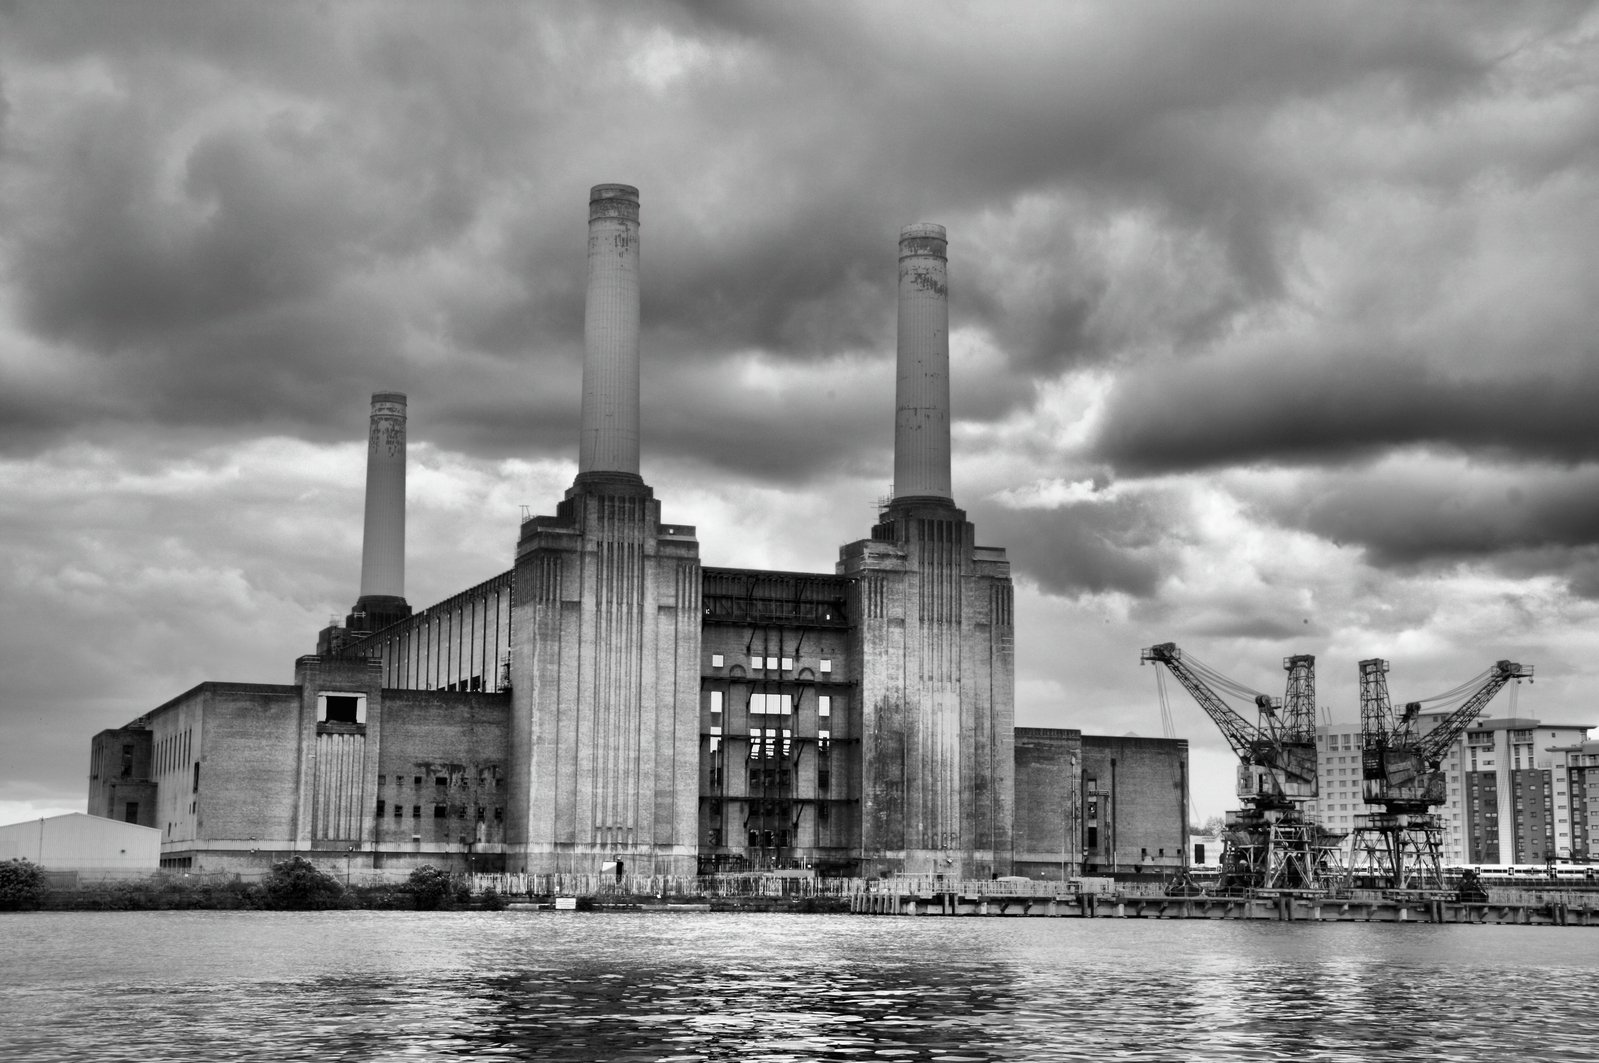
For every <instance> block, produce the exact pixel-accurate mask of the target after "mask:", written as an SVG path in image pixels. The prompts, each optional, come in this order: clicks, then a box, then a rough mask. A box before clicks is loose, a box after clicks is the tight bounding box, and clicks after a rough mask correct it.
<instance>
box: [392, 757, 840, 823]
mask: <svg viewBox="0 0 1599 1063" xmlns="http://www.w3.org/2000/svg"><path fill="white" fill-rule="evenodd" d="M707 779H708V781H709V782H710V789H712V790H720V789H721V788H722V782H723V780H724V779H726V776H725V775H724V774H722V769H721V768H712V769H711V771H710V774H709V776H707ZM749 780H750V791H751V792H752V793H753V792H754V791H757V790H763V789H771V788H777V789H785V788H787V787H788V786H789V785H790V784H791V783H792V782H793V776H792V775H791V774H790V773H789V772H787V771H782V770H779V769H777V768H751V769H750V775H749ZM832 785H833V772H832V770H831V769H830V768H825V767H818V768H817V769H816V789H817V790H818V791H822V790H829V789H831V788H832ZM380 814H381V813H380Z"/></svg>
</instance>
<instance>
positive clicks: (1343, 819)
mask: <svg viewBox="0 0 1599 1063" xmlns="http://www.w3.org/2000/svg"><path fill="white" fill-rule="evenodd" d="M1444 717H1445V714H1444V713H1432V714H1425V713H1424V714H1423V715H1422V716H1421V717H1420V719H1419V723H1420V726H1421V730H1422V732H1423V733H1425V732H1426V731H1427V730H1430V729H1431V728H1432V727H1435V726H1437V724H1438V723H1439V722H1440V721H1442V720H1443V719H1444ZM1588 729H1589V728H1588V727H1587V726H1582V725H1576V724H1545V723H1541V722H1539V721H1538V720H1535V719H1530V718H1526V717H1509V718H1503V719H1487V720H1478V721H1477V722H1475V723H1474V724H1473V725H1472V726H1471V727H1469V728H1468V729H1467V730H1466V732H1465V734H1463V735H1462V736H1461V737H1460V739H1459V740H1457V741H1456V742H1455V744H1454V745H1453V746H1452V747H1451V748H1450V750H1449V753H1448V755H1447V756H1446V757H1445V758H1444V763H1443V769H1444V774H1445V778H1446V779H1447V780H1448V802H1447V803H1446V804H1445V805H1443V806H1442V807H1440V808H1438V809H1437V814H1438V816H1439V818H1440V819H1441V821H1442V823H1443V838H1442V842H1443V850H1442V853H1441V856H1442V859H1443V862H1444V864H1445V865H1446V866H1447V865H1463V866H1464V865H1474V864H1475V865H1480V864H1509V863H1521V864H1526V863H1544V862H1546V861H1548V860H1554V859H1567V858H1570V857H1572V856H1574V855H1575V856H1578V857H1579V858H1580V857H1581V856H1582V855H1583V854H1584V853H1585V852H1586V851H1587V847H1588V845H1589V841H1588V839H1590V838H1593V837H1595V836H1596V835H1595V833H1594V832H1593V831H1592V830H1591V829H1590V828H1589V827H1588V824H1589V822H1590V819H1591V821H1592V824H1593V826H1594V827H1599V743H1587V744H1584V743H1585V740H1586V738H1587V735H1588ZM1316 751H1317V768H1318V771H1319V779H1318V796H1317V798H1316V800H1315V801H1313V802H1310V803H1309V804H1307V805H1306V807H1305V813H1306V815H1308V816H1310V817H1311V818H1312V819H1314V820H1316V821H1317V822H1318V823H1320V824H1321V825H1322V826H1323V827H1325V828H1327V829H1328V830H1331V831H1336V832H1338V833H1342V834H1349V833H1351V832H1352V831H1353V830H1354V829H1355V817H1356V816H1358V815H1360V814H1361V813H1365V812H1380V811H1382V809H1381V808H1380V807H1379V806H1369V807H1368V806H1367V805H1366V803H1365V801H1364V799H1363V797H1362V794H1361V780H1360V724H1359V723H1331V724H1324V725H1322V726H1321V727H1319V728H1317V729H1316ZM1590 764H1591V765H1592V773H1593V774H1594V775H1595V776H1596V779H1595V786H1594V787H1591V788H1590V787H1585V786H1584V785H1583V780H1584V779H1585V778H1586V775H1585V774H1584V773H1586V772H1589V771H1590ZM1574 772H1576V773H1577V774H1575V775H1574V774H1573V773H1574ZM1573 779H1575V780H1576V781H1575V782H1573ZM1590 795H1591V796H1590ZM1573 824H1576V825H1577V826H1576V830H1575V832H1574V831H1573ZM1595 844H1596V846H1599V843H1595Z"/></svg>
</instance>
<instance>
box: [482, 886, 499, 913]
mask: <svg viewBox="0 0 1599 1063" xmlns="http://www.w3.org/2000/svg"><path fill="white" fill-rule="evenodd" d="M477 899H478V904H480V905H482V907H483V910H484V911H486V912H503V911H504V910H505V895H504V894H503V893H501V892H500V891H499V890H497V889H495V888H494V887H493V886H490V887H489V888H488V889H486V890H484V891H483V892H482V893H480V894H478V897H477Z"/></svg>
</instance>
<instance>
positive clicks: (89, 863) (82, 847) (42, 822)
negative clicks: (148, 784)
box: [0, 812, 161, 880]
mask: <svg viewBox="0 0 1599 1063" xmlns="http://www.w3.org/2000/svg"><path fill="white" fill-rule="evenodd" d="M160 859H161V833H160V832H159V831H156V830H152V829H151V828H149V827H141V826H139V825H137V824H133V823H125V822H122V821H121V820H114V819H106V818H104V817H102V816H86V815H84V814H83V813H82V812H68V813H65V814H64V815H59V816H45V817H43V818H40V819H30V820H24V821H23V822H21V823H8V824H6V825H4V826H0V861H5V860H27V861H28V862H30V863H34V864H37V865H39V866H40V867H42V868H44V869H45V870H46V871H48V872H50V873H51V874H53V875H70V876H71V877H72V878H73V879H76V880H82V879H118V878H137V877H140V876H143V875H148V874H151V873H153V872H154V871H155V870H156V868H157V865H158V863H159V861H160Z"/></svg>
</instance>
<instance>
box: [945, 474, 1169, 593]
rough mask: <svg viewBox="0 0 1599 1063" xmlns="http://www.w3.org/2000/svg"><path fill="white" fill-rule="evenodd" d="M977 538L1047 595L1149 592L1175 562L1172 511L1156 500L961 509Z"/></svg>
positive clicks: (987, 504) (1135, 497)
mask: <svg viewBox="0 0 1599 1063" xmlns="http://www.w3.org/2000/svg"><path fill="white" fill-rule="evenodd" d="M967 513H968V516H969V517H970V519H971V520H972V521H973V523H974V524H975V525H976V528H977V540H978V542H979V543H982V544H984V545H988V546H999V547H1004V548H1005V551H1006V555H1007V556H1008V557H1009V559H1010V562H1011V566H1012V568H1013V570H1014V571H1015V572H1016V573H1017V574H1018V575H1019V576H1022V577H1024V578H1029V579H1032V580H1034V581H1036V582H1037V583H1038V585H1039V587H1040V588H1041V589H1042V590H1043V591H1045V592H1046V593H1049V594H1057V595H1064V596H1068V597H1070V596H1075V595H1079V594H1089V593H1100V592H1105V591H1119V592H1122V593H1125V594H1129V595H1132V596H1134V597H1137V598H1147V597H1150V596H1152V595H1154V594H1155V592H1156V591H1157V589H1158V588H1159V586H1160V583H1161V581H1162V579H1164V578H1165V576H1166V575H1168V574H1169V573H1170V572H1172V571H1173V570H1174V569H1175V567H1176V564H1177V557H1176V550H1175V548H1176V546H1177V545H1178V543H1177V542H1176V541H1175V539H1174V538H1173V533H1172V529H1173V528H1174V527H1175V525H1176V522H1175V521H1174V520H1173V519H1172V518H1173V515H1174V513H1175V508H1174V506H1173V504H1172V503H1171V502H1169V501H1168V500H1166V499H1164V498H1161V497H1160V496H1157V495H1153V494H1147V495H1128V496H1124V497H1122V498H1120V499H1117V500H1115V501H1100V502H1080V503H1071V504H1066V505H1062V506H1059V507H1057V508H1053V509H1012V508H1009V507H1006V506H1002V505H998V504H996V503H994V502H992V501H988V500H981V501H979V502H977V503H975V504H971V505H968V507H967Z"/></svg>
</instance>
